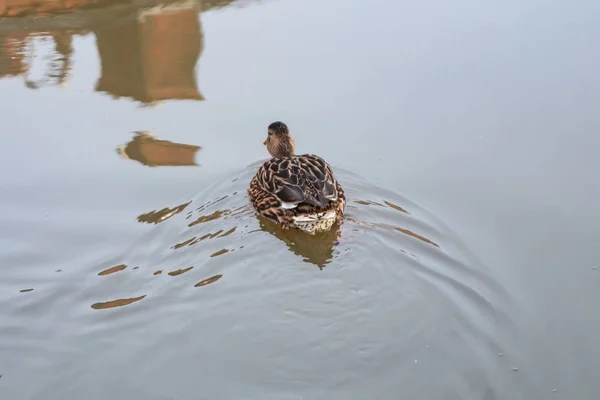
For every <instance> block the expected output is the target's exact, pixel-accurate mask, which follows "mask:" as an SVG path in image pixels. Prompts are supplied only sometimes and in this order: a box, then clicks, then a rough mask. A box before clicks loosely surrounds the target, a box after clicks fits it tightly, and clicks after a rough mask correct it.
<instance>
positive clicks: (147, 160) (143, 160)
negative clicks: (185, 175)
mask: <svg viewBox="0 0 600 400" xmlns="http://www.w3.org/2000/svg"><path fill="white" fill-rule="evenodd" d="M199 149H201V147H200V146H196V145H192V144H184V143H175V142H171V141H169V140H161V139H156V137H155V136H154V135H153V134H152V133H150V132H147V131H136V132H135V135H134V137H133V139H132V140H131V141H130V142H129V143H127V144H126V145H125V146H122V147H119V148H118V149H117V153H119V154H120V155H121V156H122V157H124V158H127V159H130V160H135V161H137V162H139V163H140V164H143V165H146V166H148V167H158V166H190V165H198V164H197V163H196V159H195V158H196V153H197V152H198V150H199Z"/></svg>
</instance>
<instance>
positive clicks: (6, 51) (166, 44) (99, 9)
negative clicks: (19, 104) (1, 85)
mask: <svg viewBox="0 0 600 400" xmlns="http://www.w3.org/2000/svg"><path fill="white" fill-rule="evenodd" d="M232 2H233V1H232V0H221V1H212V2H211V1H202V0H180V1H169V0H162V1H159V0H129V1H127V2H115V1H97V0H79V1H73V2H58V1H53V0H48V1H47V2H44V3H43V4H40V3H39V2H35V1H34V0H31V1H28V0H0V79H1V78H8V77H22V78H23V80H24V84H25V86H26V87H28V88H30V89H39V88H41V87H43V86H54V85H61V86H64V85H65V84H66V83H67V81H68V79H69V76H70V73H71V70H72V66H73V45H72V43H73V37H75V36H78V35H79V36H83V35H88V34H93V35H94V36H95V37H96V46H97V49H98V55H99V57H100V66H101V73H100V77H99V78H98V80H97V82H96V86H95V91H97V92H100V93H107V94H109V95H111V96H112V97H113V98H115V99H118V98H129V99H132V100H134V101H137V102H139V103H141V104H142V105H154V104H156V103H158V102H161V101H164V100H195V101H200V100H203V99H204V97H203V95H202V94H201V92H200V90H199V88H198V83H197V81H196V65H197V63H198V60H199V58H200V55H201V53H202V50H203V46H204V42H203V34H202V27H201V22H200V17H199V14H200V13H201V12H203V11H206V10H209V9H211V8H215V7H224V6H226V5H228V4H230V3H232ZM61 7H62V8H61ZM6 17H8V18H6ZM39 38H44V40H50V41H52V42H53V45H54V46H53V49H52V57H51V59H50V61H49V62H47V63H46V65H45V67H44V68H45V70H46V71H45V73H44V74H43V76H42V77H41V78H40V79H37V80H32V79H30V78H29V75H30V69H31V61H32V59H33V58H34V56H35V55H34V50H35V48H34V47H35V46H34V44H35V43H36V39H39Z"/></svg>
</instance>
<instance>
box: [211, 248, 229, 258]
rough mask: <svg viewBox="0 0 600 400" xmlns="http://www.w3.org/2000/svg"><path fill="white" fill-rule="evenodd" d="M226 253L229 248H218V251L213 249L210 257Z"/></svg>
mask: <svg viewBox="0 0 600 400" xmlns="http://www.w3.org/2000/svg"><path fill="white" fill-rule="evenodd" d="M226 253H229V250H228V249H221V250H219V251H215V252H214V253H212V254H211V255H210V257H211V258H212V257H218V256H222V255H223V254H226Z"/></svg>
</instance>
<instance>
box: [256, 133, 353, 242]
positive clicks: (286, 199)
mask: <svg viewBox="0 0 600 400" xmlns="http://www.w3.org/2000/svg"><path fill="white" fill-rule="evenodd" d="M268 132H269V133H268V136H267V140H265V142H264V143H263V144H265V145H266V146H267V150H268V151H269V154H271V156H272V157H273V158H271V159H270V160H268V161H266V162H265V163H264V164H263V165H262V166H261V167H260V168H259V169H258V171H257V172H256V175H255V176H254V178H252V181H251V182H250V187H249V189H248V194H249V196H250V200H251V201H252V205H253V206H254V208H255V209H256V211H257V212H258V213H259V214H261V215H263V216H264V217H267V218H269V219H272V220H274V221H277V222H278V223H279V224H280V226H281V227H282V228H283V229H290V228H296V229H300V230H303V231H305V232H307V233H311V234H313V233H315V232H316V231H323V230H328V229H330V228H331V227H332V226H333V224H334V223H335V222H341V220H342V217H343V215H344V209H345V207H346V197H345V195H344V191H343V190H342V187H341V186H340V184H339V183H338V182H337V180H336V179H335V177H334V176H333V172H332V171H331V166H330V165H329V164H327V162H325V160H323V159H322V158H321V157H319V156H316V155H313V154H303V155H296V154H295V147H296V143H295V141H294V138H293V137H292V135H291V134H290V132H289V130H288V127H287V126H286V125H285V124H284V123H283V122H279V121H277V122H273V123H272V124H271V125H269V128H268Z"/></svg>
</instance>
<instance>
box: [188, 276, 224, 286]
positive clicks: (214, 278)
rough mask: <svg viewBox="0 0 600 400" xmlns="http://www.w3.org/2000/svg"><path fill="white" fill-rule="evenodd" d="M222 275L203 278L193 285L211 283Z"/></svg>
mask: <svg viewBox="0 0 600 400" xmlns="http://www.w3.org/2000/svg"><path fill="white" fill-rule="evenodd" d="M222 277H223V275H215V276H212V277H210V278H207V279H204V280H203V281H200V282H198V283H196V284H195V285H194V287H200V286H205V285H208V284H211V283H213V282H216V281H218V280H219V279H221V278H222Z"/></svg>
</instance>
